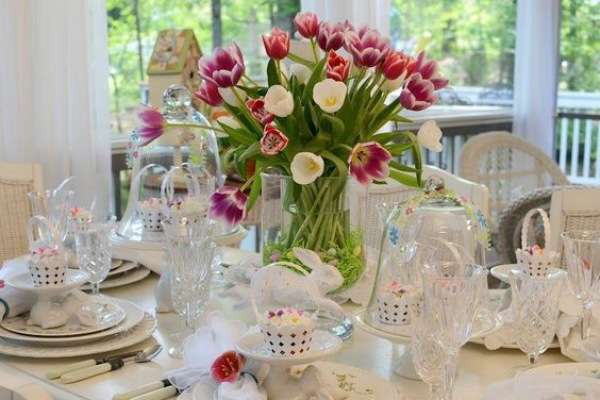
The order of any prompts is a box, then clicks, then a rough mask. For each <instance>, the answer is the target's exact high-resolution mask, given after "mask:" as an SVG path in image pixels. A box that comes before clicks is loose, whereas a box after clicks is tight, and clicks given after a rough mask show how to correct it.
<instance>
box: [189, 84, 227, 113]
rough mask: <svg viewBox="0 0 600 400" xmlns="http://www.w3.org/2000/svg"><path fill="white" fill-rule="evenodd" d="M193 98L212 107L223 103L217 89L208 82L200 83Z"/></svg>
mask: <svg viewBox="0 0 600 400" xmlns="http://www.w3.org/2000/svg"><path fill="white" fill-rule="evenodd" d="M194 96H196V97H198V98H199V99H200V100H202V101H203V102H205V103H206V104H208V105H210V106H213V107H216V106H220V105H221V104H222V103H223V99H222V98H221V95H220V94H219V88H218V87H217V85H215V84H214V83H212V82H210V81H202V83H201V84H200V87H199V88H198V90H197V91H196V93H194Z"/></svg>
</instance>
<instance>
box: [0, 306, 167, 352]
mask: <svg viewBox="0 0 600 400" xmlns="http://www.w3.org/2000/svg"><path fill="white" fill-rule="evenodd" d="M103 301H104V302H105V303H106V307H107V308H108V309H110V310H111V311H112V312H111V313H110V315H111V318H107V319H106V320H103V321H102V322H101V323H99V324H96V325H94V326H93V327H89V326H84V325H80V324H78V323H77V324H69V323H67V324H66V325H63V326H61V327H58V328H52V329H42V328H40V327H38V326H32V325H29V324H28V323H27V321H28V319H29V316H28V314H23V315H20V316H17V317H13V318H8V319H5V320H3V321H1V322H0V354H6V355H12V356H18V357H31V358H64V357H77V356H85V355H91V354H99V353H106V352H110V351H114V350H118V349H122V348H125V347H129V346H132V345H135V344H137V343H140V342H142V341H144V340H146V339H148V338H149V337H151V336H152V333H153V332H154V329H155V328H156V320H155V318H154V317H153V316H152V315H150V314H148V313H146V312H144V311H143V310H142V309H140V308H139V307H138V306H136V305H135V304H133V303H132V302H130V301H127V300H121V299H116V298H108V297H107V298H105V299H104V300H103Z"/></svg>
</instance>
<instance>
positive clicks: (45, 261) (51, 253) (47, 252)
mask: <svg viewBox="0 0 600 400" xmlns="http://www.w3.org/2000/svg"><path fill="white" fill-rule="evenodd" d="M66 271H67V263H66V260H65V255H64V253H63V252H61V251H60V250H59V249H58V248H56V247H47V246H44V247H38V248H36V249H34V250H33V251H32V252H31V259H30V260H29V273H30V274H31V279H32V281H33V286H35V287H41V286H62V285H63V284H64V283H65V273H66Z"/></svg>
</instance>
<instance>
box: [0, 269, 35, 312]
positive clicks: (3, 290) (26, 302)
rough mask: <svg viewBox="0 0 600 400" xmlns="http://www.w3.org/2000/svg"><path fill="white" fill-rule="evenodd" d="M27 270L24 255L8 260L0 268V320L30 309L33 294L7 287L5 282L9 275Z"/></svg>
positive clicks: (33, 300) (33, 299)
mask: <svg viewBox="0 0 600 400" xmlns="http://www.w3.org/2000/svg"><path fill="white" fill-rule="evenodd" d="M28 271H29V266H28V264H27V259H26V258H25V257H19V258H15V259H13V260H8V261H6V262H5V263H4V265H3V266H2V268H0V320H1V319H3V318H10V317H14V316H17V315H19V314H22V313H24V312H26V311H28V310H29V309H31V306H32V305H33V303H34V302H35V298H36V297H35V295H34V294H33V293H31V292H26V291H23V290H19V289H15V288H12V287H9V286H8V285H7V284H6V282H5V279H6V278H7V277H9V276H10V275H13V274H20V273H23V272H28Z"/></svg>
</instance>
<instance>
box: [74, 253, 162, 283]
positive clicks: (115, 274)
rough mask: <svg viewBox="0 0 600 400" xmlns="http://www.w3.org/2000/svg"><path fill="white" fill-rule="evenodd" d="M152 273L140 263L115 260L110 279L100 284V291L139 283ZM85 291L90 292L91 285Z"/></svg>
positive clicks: (109, 275) (109, 274)
mask: <svg viewBox="0 0 600 400" xmlns="http://www.w3.org/2000/svg"><path fill="white" fill-rule="evenodd" d="M150 272H151V271H150V270H149V269H148V268H146V267H144V266H143V265H141V264H139V263H136V262H133V261H125V260H120V259H113V260H112V265H111V268H110V272H109V273H108V277H107V278H106V279H105V280H104V281H103V282H102V283H101V284H100V289H111V288H116V287H120V286H126V285H130V284H132V283H135V282H139V281H141V280H143V279H144V278H146V277H147V276H148V275H150ZM83 290H90V285H89V284H86V285H84V286H83Z"/></svg>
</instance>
